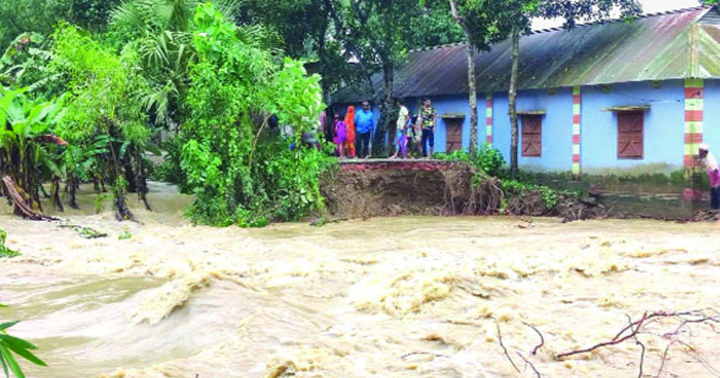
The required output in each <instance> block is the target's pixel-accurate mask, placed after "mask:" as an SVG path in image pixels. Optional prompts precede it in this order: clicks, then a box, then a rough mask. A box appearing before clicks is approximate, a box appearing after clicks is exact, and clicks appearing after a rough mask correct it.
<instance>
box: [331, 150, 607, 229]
mask: <svg viewBox="0 0 720 378" xmlns="http://www.w3.org/2000/svg"><path fill="white" fill-rule="evenodd" d="M501 186H502V183H501V182H500V180H498V179H495V178H492V177H481V176H478V175H477V171H476V170H475V169H474V168H473V167H472V166H471V165H469V164H466V163H462V162H450V161H436V160H355V161H347V162H344V163H343V164H342V165H341V169H340V172H338V173H336V174H335V175H333V176H332V177H327V178H326V179H325V180H324V182H323V194H324V195H325V197H326V199H327V207H328V211H329V212H330V214H332V215H333V217H335V218H340V219H354V218H370V217H377V216H398V215H446V216H447V215H495V214H500V213H504V214H511V215H518V216H524V215H527V216H553V217H560V218H563V219H565V220H567V221H573V220H581V219H594V218H598V217H605V216H608V215H610V214H609V211H608V210H606V208H605V207H604V206H603V205H602V203H601V202H600V201H599V200H598V198H595V197H584V198H577V197H574V196H565V195H561V196H560V197H559V198H558V201H557V205H555V206H553V207H550V208H548V206H547V204H546V201H545V200H544V198H543V193H542V192H540V191H537V190H527V191H524V192H523V193H521V194H518V195H514V196H512V197H506V195H505V194H504V193H503V190H502V189H501Z"/></svg>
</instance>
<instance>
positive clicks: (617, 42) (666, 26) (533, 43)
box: [334, 7, 720, 103]
mask: <svg viewBox="0 0 720 378" xmlns="http://www.w3.org/2000/svg"><path fill="white" fill-rule="evenodd" d="M466 53H467V52H466V45H464V44H456V45H446V46H438V47H431V48H426V49H421V50H415V51H412V52H410V54H409V56H408V60H407V63H406V64H405V65H404V66H403V67H402V68H400V69H398V70H397V71H396V77H395V91H396V93H395V95H396V96H400V97H421V96H439V95H455V94H465V93H467V90H468V84H467V68H466V67H467V56H466ZM520 54H521V64H520V77H519V85H518V88H519V89H540V88H560V87H572V86H577V85H601V84H613V83H624V82H636V81H652V80H670V79H684V78H689V77H702V78H720V13H718V10H717V9H716V8H710V7H697V8H690V9H683V10H677V11H672V12H666V13H660V14H652V15H645V16H642V17H639V18H637V19H635V20H634V21H632V22H624V21H610V22H602V23H594V24H588V25H582V26H578V27H576V28H574V29H570V30H564V29H551V30H543V31H537V32H535V33H533V34H530V35H528V36H524V37H523V38H522V39H521V41H520ZM510 68H511V46H510V41H504V42H502V43H499V44H496V45H494V46H492V48H491V50H490V51H487V52H480V53H478V54H477V55H476V58H475V69H476V75H477V86H478V92H498V91H506V90H507V89H508V85H509V82H510ZM373 81H374V85H375V88H376V90H377V91H378V92H381V91H382V76H381V75H376V76H375V77H374V78H373ZM367 94H368V92H367V90H365V91H363V90H358V89H357V88H344V89H341V90H340V91H338V92H337V93H336V94H335V96H334V100H335V102H340V103H343V102H354V101H357V100H360V99H361V98H362V97H363V96H367Z"/></svg>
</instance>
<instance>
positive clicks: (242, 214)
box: [0, 0, 334, 226]
mask: <svg viewBox="0 0 720 378" xmlns="http://www.w3.org/2000/svg"><path fill="white" fill-rule="evenodd" d="M80 3H81V2H80V1H73V2H71V4H69V5H68V6H70V7H71V8H67V9H66V8H63V9H65V10H63V11H62V12H60V13H59V14H60V15H66V16H67V15H68V14H71V15H75V16H73V17H74V18H73V17H70V16H67V17H65V16H58V17H57V18H53V20H54V21H53V23H56V24H57V25H58V26H57V28H56V29H55V31H54V32H52V34H51V33H50V31H51V29H47V28H39V29H37V31H39V32H40V33H43V34H44V35H43V34H40V33H23V34H21V35H20V36H19V37H17V38H16V39H15V40H13V41H11V42H9V47H8V48H7V49H6V52H5V54H4V55H3V57H2V58H1V59H0V83H2V86H0V110H2V111H0V125H5V127H2V128H0V178H3V179H4V178H7V180H8V181H7V182H6V183H5V184H4V185H0V188H2V194H4V195H7V196H8V197H9V198H11V199H12V200H13V201H14V203H15V204H16V212H17V213H18V215H23V216H26V217H29V218H33V219H39V218H37V217H35V216H34V215H35V214H36V213H35V212H36V211H37V212H41V211H42V198H43V197H44V196H49V197H52V199H53V203H54V205H55V207H56V208H57V209H58V210H61V211H62V210H63V207H64V206H63V203H64V202H65V201H67V202H68V203H69V205H70V206H71V207H74V208H76V207H77V206H78V205H77V201H76V200H75V197H76V192H77V190H78V189H79V187H80V185H81V184H83V183H92V184H94V187H95V189H96V191H97V192H98V198H105V197H106V195H105V194H103V192H105V191H107V190H110V191H111V192H112V197H113V200H114V208H115V212H116V216H117V218H118V219H120V220H125V219H134V215H133V214H132V212H131V211H130V209H129V207H128V205H127V204H126V199H125V196H126V194H127V193H128V192H136V193H138V195H139V198H140V199H141V200H142V201H144V203H145V205H146V207H147V208H148V209H150V204H149V203H148V201H147V196H146V195H147V192H148V186H147V179H148V177H149V176H150V175H151V174H152V169H151V168H152V164H151V163H150V161H149V155H150V154H154V155H156V156H158V155H160V153H161V152H160V151H159V150H158V149H157V148H156V145H155V142H154V141H155V140H157V139H156V138H157V134H158V133H159V131H160V130H168V131H171V132H173V133H175V134H176V137H175V138H172V139H170V140H169V142H168V143H167V144H166V146H165V147H166V148H167V151H166V152H165V158H166V159H165V160H166V161H165V163H163V165H162V168H161V171H160V172H158V173H159V175H160V176H162V177H164V178H166V179H169V180H171V181H173V182H175V183H177V184H178V185H179V186H180V187H181V188H182V189H183V190H184V191H187V192H193V193H195V194H196V197H197V201H196V202H195V204H194V205H193V207H192V208H191V209H190V210H189V215H190V216H191V217H192V219H193V220H194V221H195V222H200V223H207V224H213V225H228V224H232V223H236V222H237V223H239V224H240V225H248V226H250V225H264V224H267V223H268V222H270V221H274V220H295V219H298V218H301V217H303V216H305V215H307V214H309V213H310V212H312V211H319V210H322V209H323V206H324V204H323V198H322V197H321V195H320V189H319V176H320V175H321V174H322V173H323V172H325V171H326V170H328V169H332V166H333V164H334V158H332V157H330V156H331V154H329V153H327V151H320V150H316V149H314V148H308V147H307V146H305V145H303V143H302V141H301V138H302V136H303V134H304V133H311V132H313V131H314V130H315V127H316V126H317V117H318V115H319V113H320V111H321V110H322V108H323V105H322V93H321V87H320V84H319V83H320V78H319V76H310V75H308V74H307V72H306V71H305V68H304V65H303V62H301V61H297V60H292V59H289V58H285V57H283V52H282V51H281V50H279V49H277V45H278V39H277V36H276V35H275V34H273V32H271V31H267V30H266V29H265V28H264V27H260V26H257V25H244V26H237V25H236V23H235V17H234V16H233V14H235V13H237V12H238V3H237V2H233V1H218V2H216V4H211V3H201V2H199V1H195V0H130V1H127V2H124V3H122V4H120V5H119V6H117V7H113V8H112V9H110V8H107V7H106V6H107V5H108V4H100V3H96V2H93V1H90V0H86V1H84V2H82V3H83V4H85V3H86V5H83V6H80V7H75V6H76V5H78V4H80ZM45 5H47V6H49V5H50V4H49V3H48V4H45ZM38 6H40V5H38ZM58 6H60V5H58ZM63 6H64V5H63ZM72 7H75V8H72ZM49 9H50V8H43V12H45V11H49ZM52 9H55V8H52ZM73 9H74V11H72V10H73ZM20 10H21V9H17V10H16V11H18V12H19V11H20ZM80 10H82V12H80V13H78V12H79V11H80ZM66 11H67V12H66ZM68 12H69V13H68ZM73 12H75V13H73ZM79 18H82V19H83V20H85V21H84V22H79V21H78V20H77V19H79ZM62 19H65V20H71V21H76V23H77V24H83V25H84V24H85V22H91V21H89V20H91V19H95V20H102V21H93V22H94V23H95V24H97V23H102V24H103V26H102V27H99V25H94V26H92V27H91V26H88V29H90V31H92V32H88V31H87V30H83V29H80V28H78V27H77V26H74V25H70V24H67V23H63V22H62V21H61V20H62ZM56 21H57V22H56ZM22 29H23V30H35V29H34V28H30V27H28V28H22ZM271 115H273V116H274V117H277V119H278V120H279V123H280V125H281V126H282V129H283V132H282V133H280V132H279V130H278V129H279V128H280V127H270V126H269V124H268V119H269V118H270V116H271ZM281 134H282V135H281ZM326 147H327V148H331V147H330V146H326ZM63 183H64V184H65V190H61V188H62V184H63ZM44 184H50V185H51V187H52V189H51V193H50V194H48V193H46V187H45V186H44Z"/></svg>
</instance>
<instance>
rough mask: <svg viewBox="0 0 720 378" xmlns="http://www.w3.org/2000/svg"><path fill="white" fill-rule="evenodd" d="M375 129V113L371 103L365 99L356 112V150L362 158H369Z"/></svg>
mask: <svg viewBox="0 0 720 378" xmlns="http://www.w3.org/2000/svg"><path fill="white" fill-rule="evenodd" d="M373 130H375V115H374V114H373V112H372V109H370V103H369V102H368V101H363V103H362V109H361V110H360V111H358V112H357V113H355V132H356V134H357V140H356V141H355V150H356V151H357V156H358V157H360V158H361V159H364V158H367V157H368V155H369V154H370V137H371V136H372V132H373Z"/></svg>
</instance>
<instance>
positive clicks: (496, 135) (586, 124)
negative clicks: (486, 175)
mask: <svg viewBox="0 0 720 378" xmlns="http://www.w3.org/2000/svg"><path fill="white" fill-rule="evenodd" d="M705 96H706V97H705V128H704V132H705V135H706V141H707V142H708V143H712V144H715V145H717V146H718V148H719V149H720V125H717V126H716V127H713V126H714V125H713V122H712V120H713V119H720V107H712V104H713V103H717V102H720V82H710V81H708V82H706V92H705ZM478 99H479V101H478V113H479V117H478V119H479V125H478V140H479V142H480V143H483V142H484V141H485V139H486V131H485V110H486V109H485V100H484V99H485V96H484V95H478ZM433 103H434V106H435V107H436V108H437V109H438V114H443V113H457V112H465V113H466V114H467V113H469V109H468V106H467V98H466V97H465V96H443V97H437V98H434V99H433ZM648 104H649V105H650V106H651V109H650V110H649V111H647V112H646V113H645V140H644V157H643V159H620V158H618V156H617V154H618V151H617V145H618V143H617V137H618V126H617V114H616V113H614V112H606V111H602V109H606V108H610V107H618V106H631V105H648ZM517 109H518V111H521V112H522V111H534V110H544V111H545V112H546V114H545V115H544V116H543V133H542V156H541V157H522V156H520V157H519V164H520V166H521V167H522V168H523V169H527V170H534V171H569V170H570V169H571V168H572V145H573V143H572V123H573V122H572V121H573V116H572V115H573V101H572V89H571V88H560V89H557V90H555V91H550V90H534V91H523V92H520V93H519V94H518V100H517ZM684 109H685V105H684V83H683V82H682V81H679V80H678V81H668V82H664V83H662V84H661V85H660V86H659V87H658V88H656V87H654V86H653V84H652V83H649V82H642V83H627V84H616V85H611V86H607V87H583V88H582V150H581V157H582V167H583V172H584V173H606V171H608V170H625V169H632V168H636V167H638V166H655V167H658V169H660V168H662V167H665V168H664V169H665V170H673V169H681V168H682V165H683V156H684V119H685V113H684ZM463 127H464V130H463V147H464V148H467V147H468V146H469V141H470V119H469V115H468V117H466V119H465V122H464V124H463ZM445 136H446V131H445V125H444V122H442V121H439V122H438V128H437V132H436V136H435V144H436V151H437V152H444V151H445ZM493 140H494V143H493V145H494V146H495V147H496V148H498V149H499V150H500V151H501V152H502V154H503V155H504V157H505V159H506V161H508V162H509V161H510V158H509V157H510V140H511V128H510V118H509V116H508V98H507V94H506V93H496V94H495V95H494V98H493ZM520 146H522V138H521V140H520Z"/></svg>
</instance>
